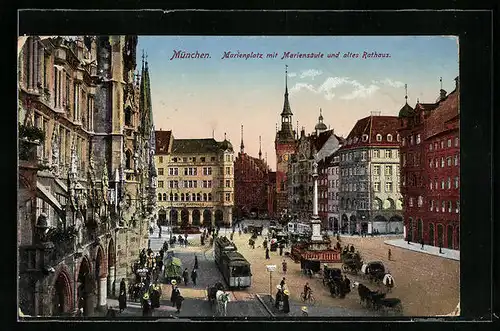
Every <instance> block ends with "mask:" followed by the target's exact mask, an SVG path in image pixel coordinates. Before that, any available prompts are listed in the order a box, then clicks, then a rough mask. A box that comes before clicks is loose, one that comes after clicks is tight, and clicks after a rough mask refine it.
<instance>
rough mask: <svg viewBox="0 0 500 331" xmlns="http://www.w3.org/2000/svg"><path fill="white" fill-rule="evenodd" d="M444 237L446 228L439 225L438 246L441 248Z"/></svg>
mask: <svg viewBox="0 0 500 331" xmlns="http://www.w3.org/2000/svg"><path fill="white" fill-rule="evenodd" d="M443 235H444V226H443V224H438V225H437V244H438V246H439V247H443V239H444V237H443Z"/></svg>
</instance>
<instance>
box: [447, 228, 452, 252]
mask: <svg viewBox="0 0 500 331" xmlns="http://www.w3.org/2000/svg"><path fill="white" fill-rule="evenodd" d="M446 228H447V229H446V234H447V236H446V237H447V238H446V247H447V248H449V249H453V225H451V224H448V226H447V227H446Z"/></svg>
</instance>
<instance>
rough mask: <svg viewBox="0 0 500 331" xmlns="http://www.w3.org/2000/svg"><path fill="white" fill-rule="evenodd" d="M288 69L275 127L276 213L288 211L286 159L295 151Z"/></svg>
mask: <svg viewBox="0 0 500 331" xmlns="http://www.w3.org/2000/svg"><path fill="white" fill-rule="evenodd" d="M287 78H288V71H286V72H285V100H284V103H283V111H282V112H281V129H280V130H279V131H278V130H277V128H276V138H275V141H274V147H275V151H276V209H275V214H276V215H282V214H284V213H285V212H288V210H287V208H288V193H287V191H288V189H287V184H288V180H287V171H288V161H289V160H290V157H291V155H293V154H294V153H295V152H296V145H297V142H296V139H295V134H296V133H295V131H294V130H293V126H292V116H293V113H292V110H291V108H290V102H289V101H288V81H287Z"/></svg>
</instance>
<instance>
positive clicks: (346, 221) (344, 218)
mask: <svg viewBox="0 0 500 331" xmlns="http://www.w3.org/2000/svg"><path fill="white" fill-rule="evenodd" d="M341 219H342V226H341V230H340V232H341V233H342V234H344V233H347V231H348V228H347V227H348V224H349V219H348V218H347V215H346V214H342V218H341Z"/></svg>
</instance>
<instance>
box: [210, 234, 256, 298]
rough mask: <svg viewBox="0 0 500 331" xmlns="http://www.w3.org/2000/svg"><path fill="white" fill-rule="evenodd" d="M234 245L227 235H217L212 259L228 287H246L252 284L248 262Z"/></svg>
mask: <svg viewBox="0 0 500 331" xmlns="http://www.w3.org/2000/svg"><path fill="white" fill-rule="evenodd" d="M237 250H238V249H237V248H236V245H235V244H234V243H233V242H231V241H230V240H229V239H228V238H227V237H217V239H216V240H215V243H214V260H215V263H216V264H217V267H218V268H219V271H220V272H221V274H222V276H223V277H224V280H225V281H226V283H227V285H228V287H229V288H246V287H250V286H251V285H252V272H251V265H250V262H248V261H247V259H245V257H244V256H243V255H241V254H240V253H239V252H237Z"/></svg>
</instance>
